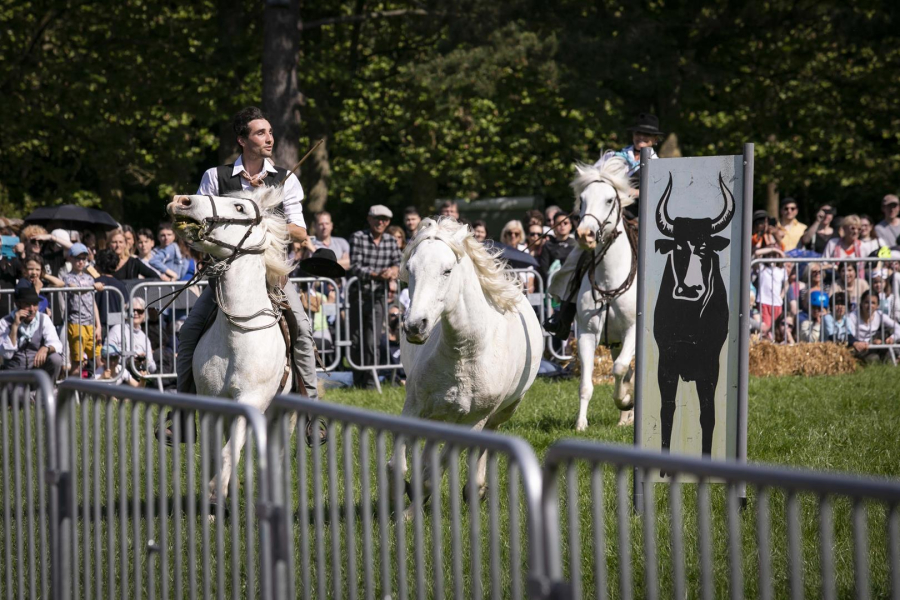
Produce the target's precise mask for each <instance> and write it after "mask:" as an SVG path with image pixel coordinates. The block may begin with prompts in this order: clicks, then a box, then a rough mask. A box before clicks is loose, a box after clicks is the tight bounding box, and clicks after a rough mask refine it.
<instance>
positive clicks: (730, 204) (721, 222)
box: [712, 173, 734, 235]
mask: <svg viewBox="0 0 900 600" xmlns="http://www.w3.org/2000/svg"><path fill="white" fill-rule="evenodd" d="M719 188H720V189H721V190H722V198H723V199H724V200H725V208H723V209H722V214H721V215H719V216H718V217H716V220H715V221H713V224H712V234H713V235H715V234H717V233H719V232H720V231H722V230H723V229H725V228H726V227H728V224H729V223H731V218H732V217H733V216H734V195H733V194H732V193H731V190H729V189H728V188H727V187H725V181H724V180H723V179H722V173H719Z"/></svg>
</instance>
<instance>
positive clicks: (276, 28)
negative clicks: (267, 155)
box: [262, 0, 300, 169]
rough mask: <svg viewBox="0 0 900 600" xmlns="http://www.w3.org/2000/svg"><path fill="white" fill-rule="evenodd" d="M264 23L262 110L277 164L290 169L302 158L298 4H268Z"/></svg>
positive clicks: (295, 1) (292, 0)
mask: <svg viewBox="0 0 900 600" xmlns="http://www.w3.org/2000/svg"><path fill="white" fill-rule="evenodd" d="M263 22H264V28H263V32H264V35H263V38H264V39H265V42H264V44H263V61H262V79H263V86H262V88H263V89H262V94H263V97H262V105H263V106H262V108H263V111H264V112H265V113H266V115H267V116H268V117H269V122H270V123H271V124H272V129H273V131H274V133H275V153H274V157H273V158H274V162H275V164H276V165H278V166H280V167H284V168H285V169H291V168H293V167H294V165H295V164H297V161H298V160H299V157H300V150H299V144H300V106H299V97H300V95H299V92H298V90H297V57H298V54H299V52H300V33H299V29H298V27H299V24H300V2H299V0H287V1H286V2H284V3H283V5H279V6H273V5H272V4H271V3H268V2H267V3H266V8H265V13H264V15H263Z"/></svg>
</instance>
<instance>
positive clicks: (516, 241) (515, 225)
mask: <svg viewBox="0 0 900 600" xmlns="http://www.w3.org/2000/svg"><path fill="white" fill-rule="evenodd" d="M500 241H501V242H503V243H504V244H506V245H507V246H510V247H512V248H515V249H516V250H523V251H524V250H525V246H526V244H525V228H524V227H523V226H522V221H519V220H518V219H513V220H512V221H510V222H508V223H507V224H506V225H504V226H503V231H501V232H500Z"/></svg>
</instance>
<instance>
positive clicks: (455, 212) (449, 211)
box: [440, 200, 459, 219]
mask: <svg viewBox="0 0 900 600" xmlns="http://www.w3.org/2000/svg"><path fill="white" fill-rule="evenodd" d="M440 215H441V216H442V217H453V218H454V219H459V205H458V204H457V203H456V200H444V202H443V203H441V210H440Z"/></svg>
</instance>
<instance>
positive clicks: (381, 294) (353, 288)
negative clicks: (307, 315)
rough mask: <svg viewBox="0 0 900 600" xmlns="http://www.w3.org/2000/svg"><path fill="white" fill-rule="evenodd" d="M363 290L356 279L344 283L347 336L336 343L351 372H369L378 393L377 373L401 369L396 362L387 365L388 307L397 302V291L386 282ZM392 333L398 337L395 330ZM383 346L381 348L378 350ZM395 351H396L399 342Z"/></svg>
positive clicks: (379, 389) (388, 357)
mask: <svg viewBox="0 0 900 600" xmlns="http://www.w3.org/2000/svg"><path fill="white" fill-rule="evenodd" d="M363 287H364V286H363V284H362V283H361V282H360V281H359V279H358V278H356V277H351V278H350V279H348V280H347V281H346V282H345V283H344V301H345V309H346V310H344V318H345V323H344V330H345V331H346V332H347V339H343V340H340V341H339V342H338V343H339V345H341V346H344V347H347V351H346V353H345V357H346V359H347V363H348V364H349V365H350V367H351V368H352V369H353V370H355V371H370V372H371V377H372V378H373V380H374V384H375V387H376V388H377V389H378V391H379V392H380V391H381V383H380V382H379V380H378V371H379V370H388V369H402V368H403V365H401V364H400V361H399V360H398V361H397V362H396V363H394V362H391V356H390V355H391V344H390V339H389V335H390V332H391V323H390V314H389V313H390V307H391V306H395V305H396V304H397V303H398V302H399V300H398V299H397V298H398V297H399V291H400V290H399V287H398V288H397V289H396V291H394V292H392V291H391V289H390V287H389V283H388V282H385V283H384V285H382V286H381V289H380V290H372V289H369V290H364V289H363ZM392 295H396V297H392ZM367 309H368V310H367ZM354 325H355V327H354ZM398 327H399V323H398ZM396 333H397V334H398V335H399V329H398V330H397V331H396ZM369 334H371V335H369ZM383 344H384V346H385V348H382V345H383ZM397 347H398V348H399V342H398V344H397ZM385 350H386V351H385ZM367 355H368V356H367Z"/></svg>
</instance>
